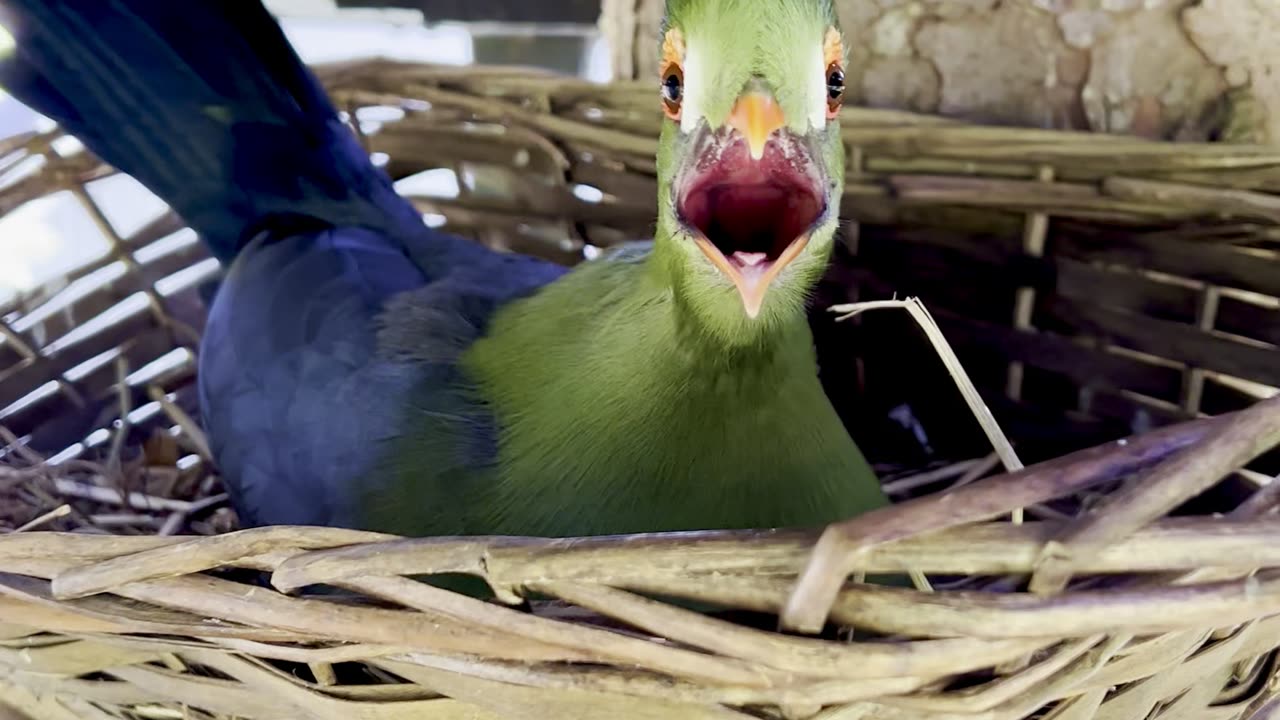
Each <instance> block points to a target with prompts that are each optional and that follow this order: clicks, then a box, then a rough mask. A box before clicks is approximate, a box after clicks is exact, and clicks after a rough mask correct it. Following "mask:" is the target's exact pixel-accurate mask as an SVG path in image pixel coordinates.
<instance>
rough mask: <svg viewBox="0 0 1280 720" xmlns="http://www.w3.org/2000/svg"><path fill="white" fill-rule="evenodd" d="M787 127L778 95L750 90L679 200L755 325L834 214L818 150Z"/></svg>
mask: <svg viewBox="0 0 1280 720" xmlns="http://www.w3.org/2000/svg"><path fill="white" fill-rule="evenodd" d="M786 124H787V123H786V118H785V116H784V115H783V112H782V108H781V107H779V105H778V101H777V100H776V99H774V97H773V95H772V94H770V93H768V92H765V91H762V90H761V89H759V88H754V87H753V88H748V89H747V91H746V92H744V93H743V94H742V95H741V96H740V97H739V98H738V100H737V102H736V103H735V104H734V106H733V109H732V111H731V112H730V113H729V117H728V119H727V122H726V123H725V125H726V126H727V127H726V128H725V129H724V131H722V132H719V133H717V134H716V135H714V136H713V139H712V142H711V143H709V144H707V145H705V146H703V148H702V150H701V151H700V152H699V157H697V158H691V159H690V163H689V168H690V171H689V172H688V173H687V175H686V176H685V177H684V178H683V180H684V181H685V182H682V183H681V185H682V190H681V192H680V193H679V206H678V209H679V212H680V217H681V220H682V221H683V222H684V224H685V226H686V227H688V228H689V229H690V230H691V231H692V232H691V235H692V237H693V239H694V243H695V244H696V245H697V247H698V249H699V250H701V251H702V254H703V255H705V256H706V257H707V259H708V260H710V261H711V264H712V265H714V266H715V268H716V269H717V270H719V271H720V272H721V273H723V274H724V275H725V277H727V278H728V279H729V280H730V281H731V282H732V283H733V285H734V287H735V288H736V289H737V291H738V294H739V295H740V296H741V298H742V309H743V310H744V311H745V313H746V315H747V316H748V317H750V318H755V317H757V316H758V315H759V314H760V310H761V307H762V306H763V305H764V299H765V294H766V293H767V292H768V290H769V288H770V287H771V286H772V285H773V283H774V281H775V280H777V278H778V276H779V275H780V274H781V273H782V271H783V269H784V268H786V267H787V266H788V265H790V264H791V262H792V261H794V260H795V259H796V258H797V257H799V256H800V254H801V253H802V252H803V251H804V249H805V247H806V246H807V245H808V243H809V235H810V233H811V232H812V231H813V228H814V226H815V224H816V223H817V222H818V220H819V218H820V217H822V215H823V213H824V212H825V210H826V206H827V202H826V195H825V193H824V191H823V182H822V175H821V171H820V170H819V168H818V165H817V163H816V161H815V158H814V157H813V152H812V149H811V148H810V147H809V146H808V144H807V143H806V142H805V140H804V139H803V138H801V137H798V136H796V135H794V134H792V133H790V132H787V131H786Z"/></svg>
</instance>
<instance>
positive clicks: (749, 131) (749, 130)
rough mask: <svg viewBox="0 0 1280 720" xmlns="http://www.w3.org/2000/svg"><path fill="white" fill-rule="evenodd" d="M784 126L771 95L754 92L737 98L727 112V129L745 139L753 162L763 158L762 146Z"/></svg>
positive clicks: (779, 109) (775, 101)
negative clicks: (731, 129) (731, 108)
mask: <svg viewBox="0 0 1280 720" xmlns="http://www.w3.org/2000/svg"><path fill="white" fill-rule="evenodd" d="M786 124H787V121H786V118H784V117H783V116H782V108H780V107H778V101H777V100H775V99H773V96H772V95H768V94H766V93H762V92H757V91H754V90H752V91H749V92H746V93H744V94H743V95H742V97H740V98H738V102H736V103H734V106H733V110H731V111H730V112H729V127H732V128H734V129H735V130H737V131H738V132H739V133H741V134H742V136H743V137H745V138H746V139H747V147H749V148H750V149H751V158H752V159H753V160H759V159H760V158H762V157H764V146H765V143H767V142H769V136H770V135H772V134H773V132H774V131H775V130H778V129H780V128H782V127H783V126H784V125H786Z"/></svg>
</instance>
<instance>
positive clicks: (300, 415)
mask: <svg viewBox="0 0 1280 720" xmlns="http://www.w3.org/2000/svg"><path fill="white" fill-rule="evenodd" d="M0 6H2V7H3V8H4V14H3V17H2V19H0V22H3V24H4V25H5V26H6V27H8V28H9V30H10V32H11V33H12V34H13V36H14V37H15V38H16V50H13V51H11V52H9V53H8V55H7V57H4V58H3V60H2V63H0V84H3V86H4V87H6V88H7V89H8V90H9V91H10V92H11V93H12V94H13V95H15V96H16V97H18V98H19V99H20V100H22V101H23V102H25V103H27V104H28V105H30V106H31V107H33V108H35V109H36V110H37V111H39V112H41V113H43V114H44V115H46V116H48V117H50V118H52V119H53V120H55V121H56V122H58V123H59V124H60V125H61V126H62V127H63V128H65V129H66V130H67V131H68V132H70V133H72V134H74V135H76V136H77V137H79V138H80V139H81V140H82V141H83V142H84V143H85V144H86V146H87V147H88V148H89V149H90V150H92V151H93V152H94V153H95V154H96V155H98V156H99V157H101V158H102V159H103V160H105V161H106V162H108V163H110V164H111V165H113V166H115V167H116V168H118V169H119V170H121V171H122V172H125V173H128V174H129V175H131V176H133V177H134V178H136V179H137V180H139V181H140V182H141V183H142V184H143V185H145V186H146V187H147V188H149V189H150V190H151V191H153V192H154V193H156V194H157V195H158V196H159V197H160V198H162V199H163V200H165V201H166V202H167V203H168V204H169V205H170V206H171V207H172V208H174V210H175V211H176V212H177V213H178V214H179V215H180V216H181V217H182V218H184V220H185V221H186V222H188V223H189V224H190V225H191V226H192V227H193V228H194V229H195V230H196V231H197V232H198V234H199V235H200V237H201V238H202V239H203V241H204V242H205V243H206V244H207V246H208V248H209V249H210V251H211V252H212V254H213V255H215V256H216V257H217V258H219V259H220V260H221V261H222V262H223V263H224V264H225V270H226V271H225V276H224V279H223V281H222V284H221V287H220V288H219V291H218V293H217V296H216V299H215V300H214V302H213V303H212V307H211V308H210V312H209V319H208V325H207V330H206V334H205V336H204V339H203V344H202V346H201V348H200V363H199V388H200V401H201V406H202V413H203V420H204V423H205V426H206V428H207V430H208V434H209V438H210V442H211V445H212V450H213V453H214V455H215V459H216V461H217V464H218V466H219V468H220V471H221V472H222V473H223V474H224V476H225V479H226V482H227V484H228V485H229V487H230V490H231V493H232V496H233V500H234V503H235V507H236V509H237V511H238V513H239V514H240V516H241V518H242V521H243V522H244V524H246V525H264V524H295V525H334V526H343V527H355V528H369V529H378V530H384V531H390V532H397V533H401V534H406V535H417V536H422V535H446V534H447V535H454V534H508V535H538V536H566V535H592V534H613V533H627V532H647V531H669V530H688V529H718V528H745V527H755V528H766V527H795V526H817V525H821V524H825V523H827V522H830V521H835V520H838V519H843V518H846V517H849V516H853V515H856V514H858V513H861V512H864V511H866V510H868V509H870V508H873V507H877V506H880V505H882V504H884V503H885V502H886V499H885V496H884V495H883V494H882V492H881V489H880V486H879V483H878V482H877V479H876V477H875V475H874V474H873V472H872V470H871V469H870V467H869V466H868V464H867V462H866V461H865V460H864V458H863V455H862V453H861V452H860V451H859V449H858V447H857V446H856V445H855V443H854V441H853V440H851V439H850V437H849V435H848V434H847V432H846V430H845V428H844V426H843V425H842V424H841V422H840V420H839V419H838V418H837V415H836V413H835V411H834V410H833V408H832V406H831V404H830V402H829V401H828V399H827V397H826V396H825V395H824V393H823V390H822V387H821V385H820V384H819V380H818V377H817V367H816V362H815V356H814V350H813V340H812V337H811V334H810V330H809V326H808V324H807V322H806V315H805V302H806V298H807V296H808V294H809V292H810V291H811V290H812V288H813V286H814V285H815V283H816V282H817V280H818V279H819V276H820V275H821V273H822V272H823V270H824V267H825V266H826V264H827V261H828V256H829V254H830V251H831V249H832V243H833V237H834V235H835V232H836V227H837V216H838V210H839V199H840V196H841V190H842V178H843V152H842V146H841V141H840V133H839V128H838V123H837V111H838V110H839V108H840V104H841V98H842V94H843V90H844V75H843V70H842V68H843V64H844V62H845V51H844V48H843V45H842V38H841V33H840V30H839V29H838V27H837V25H836V18H835V14H834V11H833V9H832V4H831V1H830V0H670V2H669V3H668V7H667V20H666V23H665V25H664V31H663V36H662V37H661V38H655V41H657V42H660V43H661V49H662V67H661V76H660V83H659V84H658V85H657V86H656V87H655V88H654V99H653V102H654V112H655V113H657V112H659V111H660V112H662V113H664V115H665V121H664V123H663V128H662V135H661V142H660V145H659V151H658V158H657V168H658V198H657V200H658V202H657V207H658V216H657V224H656V228H657V232H656V235H655V238H654V240H653V241H652V242H647V243H643V244H630V245H625V246H622V247H621V248H619V249H615V250H613V251H611V252H609V253H606V254H604V255H603V256H602V257H600V258H598V259H596V260H592V261H588V262H585V263H583V264H581V265H579V266H578V267H576V268H575V269H573V270H571V271H566V270H564V269H562V268H561V267H559V266H556V265H553V264H550V263H547V262H543V261H540V260H535V259H532V258H528V257H521V256H517V255H513V254H503V253H498V252H494V251H490V250H488V249H486V248H483V247H481V246H479V245H477V244H475V243H472V242H471V241H468V240H464V239H461V238H458V237H454V236H450V235H448V234H445V233H443V232H440V231H437V230H433V229H430V228H428V227H427V226H426V224H424V222H423V218H422V216H421V215H420V214H419V213H418V212H417V211H415V210H414V208H413V207H412V206H411V205H410V203H409V202H407V201H406V200H404V199H403V198H401V197H400V196H399V195H398V194H397V193H396V192H395V189H394V187H393V186H392V184H391V182H390V180H389V179H388V178H387V177H386V176H385V175H384V174H383V172H382V171H381V170H379V169H378V168H376V167H375V166H374V165H373V164H372V163H371V161H370V159H369V156H368V154H367V153H366V152H365V150H363V149H362V147H361V145H360V144H359V143H358V142H357V140H356V138H355V137H354V136H353V134H352V133H351V132H350V131H349V129H348V128H347V127H346V126H345V125H344V123H343V122H342V120H341V118H340V116H339V114H338V113H337V112H336V111H335V108H334V107H333V105H332V104H331V102H330V101H329V100H328V99H327V97H326V95H325V93H324V91H323V90H322V89H321V87H320V85H319V83H318V82H317V80H316V78H315V77H314V76H313V75H312V74H311V73H310V71H309V70H307V69H306V68H305V67H304V65H303V64H302V62H301V61H300V60H299V58H298V56H297V55H296V54H295V52H294V51H293V49H292V48H291V46H290V45H289V43H288V42H287V40H286V39H285V37H284V35H283V33H282V32H281V30H280V28H279V26H278V25H277V24H276V22H275V20H274V19H273V18H272V16H271V15H270V14H269V13H268V12H267V11H266V10H265V9H264V8H263V7H262V6H261V5H260V4H259V3H258V1H257V0H238V1H237V2H225V1H224V0H182V1H181V2H175V1H174V0H0Z"/></svg>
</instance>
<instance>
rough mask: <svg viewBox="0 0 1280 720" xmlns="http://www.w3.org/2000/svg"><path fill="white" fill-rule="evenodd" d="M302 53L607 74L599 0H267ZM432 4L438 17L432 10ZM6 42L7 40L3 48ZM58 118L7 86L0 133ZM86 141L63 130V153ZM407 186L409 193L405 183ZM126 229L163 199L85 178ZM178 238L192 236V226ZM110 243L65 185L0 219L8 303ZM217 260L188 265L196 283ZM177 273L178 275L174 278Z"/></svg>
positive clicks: (431, 180)
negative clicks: (22, 99) (34, 108)
mask: <svg viewBox="0 0 1280 720" xmlns="http://www.w3.org/2000/svg"><path fill="white" fill-rule="evenodd" d="M265 4H266V5H267V6H268V7H269V8H270V9H271V10H272V11H273V12H274V13H276V14H277V16H278V17H279V18H280V20H281V24H282V25H283V27H284V29H285V32H286V33H287V34H288V36H289V39H290V40H291V41H292V42H293V44H294V47H295V48H297V50H298V53H299V54H300V55H301V56H302V58H303V59H304V60H306V61H307V62H309V63H330V62H341V61H346V60H356V59H362V58H371V57H382V58H387V59H394V60H405V61H420V62H432V63H444V64H451V65H467V64H472V63H500V64H520V65H532V66H537V67H543V68H547V69H549V70H555V71H558V72H564V73H571V74H576V75H579V76H582V77H585V78H588V79H591V80H596V81H601V82H604V81H607V80H608V79H609V78H610V73H611V68H610V59H609V53H608V49H607V47H606V43H605V41H604V39H603V37H602V36H601V34H600V32H599V30H598V29H597V25H596V18H597V16H598V15H599V12H600V3H599V2H598V0H556V2H524V3H513V2H509V1H508V0H466V1H465V2H464V1H463V0H267V2H266V3H265ZM427 7H429V8H430V15H428V14H427V13H426V12H424V8H427ZM8 44H9V42H8V38H6V37H0V52H2V51H3V50H4V48H5V47H6V46H7V45H8ZM51 126H52V123H50V122H49V121H48V120H47V119H46V118H43V117H41V116H40V115H38V114H37V113H35V112H33V111H32V110H30V109H29V108H27V107H25V106H23V105H22V104H21V103H19V102H18V101H16V100H14V99H13V98H12V97H9V96H8V95H6V94H5V93H4V91H3V90H0V138H6V137H11V136H14V135H18V134H21V133H25V132H29V131H32V130H37V129H47V128H49V127H51ZM78 150H79V147H78V143H76V142H75V141H74V140H73V139H71V138H64V139H63V141H62V145H61V147H59V148H58V151H59V152H61V153H64V154H65V153H72V152H77V151H78ZM30 160H32V162H23V163H17V164H15V165H14V166H13V167H7V168H6V167H2V166H0V187H5V186H6V185H8V184H10V183H12V182H14V181H16V180H17V179H19V178H20V177H23V176H26V175H28V174H30V173H32V172H34V171H36V170H37V169H39V166H40V165H41V164H42V162H40V158H31V159H30ZM402 182H403V183H405V185H406V186H407V185H412V188H411V189H412V190H413V192H414V193H416V194H421V195H435V196H446V197H447V196H449V195H451V194H456V192H457V186H456V181H455V180H454V178H453V177H452V176H451V174H450V173H448V172H447V171H446V172H444V173H424V174H423V175H421V176H417V177H412V178H405V179H404V180H403V181H402ZM402 189H405V188H404V187H403V186H402ZM89 193H90V194H91V195H92V196H93V197H94V198H95V199H96V200H98V201H99V204H100V205H101V206H102V207H103V208H105V209H106V210H107V212H108V213H109V215H110V220H111V222H112V224H113V225H114V226H115V227H116V229H117V230H118V231H119V232H120V233H121V234H122V235H126V236H127V235H129V234H130V233H132V232H134V231H136V230H137V229H138V228H140V227H142V226H143V225H145V224H146V223H148V222H150V221H152V220H154V219H156V218H157V217H159V216H160V215H161V214H163V212H164V210H165V208H164V205H163V204H162V203H161V202H160V201H159V200H158V199H157V198H156V197H155V196H153V195H152V194H151V193H150V192H148V191H147V190H146V189H145V188H143V187H142V186H141V185H139V184H138V183H137V182H135V181H134V180H133V179H131V178H128V177H125V176H123V175H118V176H114V177H110V178H106V179H103V180H99V181H96V182H94V183H92V184H90V185H89ZM172 242H173V243H191V242H195V237H194V235H192V234H191V233H189V232H184V233H180V234H178V235H177V236H175V237H174V238H173V240H172ZM109 249H110V248H109V245H108V241H107V239H106V238H105V237H104V236H103V234H102V233H101V232H100V231H99V229H98V228H97V226H96V225H95V224H94V222H93V221H92V219H91V218H90V217H89V215H88V213H87V211H86V210H85V208H84V207H83V205H82V204H81V203H79V202H78V201H77V200H76V199H75V197H73V196H72V195H71V194H70V193H69V192H63V193H59V194H56V195H52V196H49V197H46V198H42V199H39V200H36V201H34V202H31V203H28V204H26V205H25V206H23V207H21V208H19V209H17V210H15V211H14V212H11V213H8V214H7V215H4V216H3V217H0V307H2V306H4V305H6V304H8V303H9V302H10V301H11V300H13V299H14V298H15V297H17V296H19V295H21V294H23V293H25V292H28V291H30V290H32V289H34V288H37V287H39V286H41V285H42V284H44V283H47V282H50V281H51V280H54V279H56V278H59V277H61V276H63V275H65V274H66V273H67V272H68V271H70V270H73V269H74V268H77V267H80V266H82V265H84V264H85V263H87V262H90V261H92V260H95V259H97V258H100V257H102V256H104V255H106V254H107V253H108V251H109ZM214 269H215V266H214V265H213V264H212V261H210V264H209V267H203V268H202V267H197V268H193V269H192V274H193V276H192V277H190V278H188V279H189V280H197V279H198V277H197V276H200V275H203V274H204V273H206V272H212V271H213V270H214ZM178 281H181V279H178Z"/></svg>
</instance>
